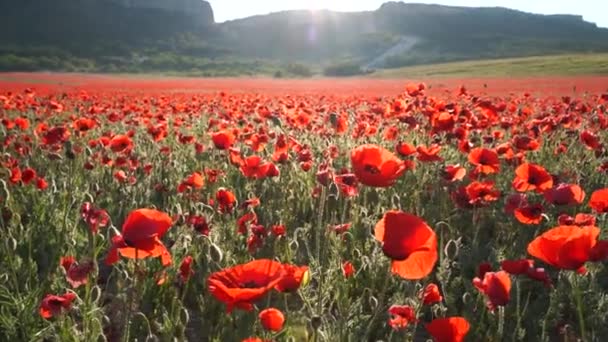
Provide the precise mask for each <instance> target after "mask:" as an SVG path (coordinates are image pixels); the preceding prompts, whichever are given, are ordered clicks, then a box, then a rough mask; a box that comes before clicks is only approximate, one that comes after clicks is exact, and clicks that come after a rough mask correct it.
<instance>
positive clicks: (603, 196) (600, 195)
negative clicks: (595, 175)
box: [589, 188, 608, 214]
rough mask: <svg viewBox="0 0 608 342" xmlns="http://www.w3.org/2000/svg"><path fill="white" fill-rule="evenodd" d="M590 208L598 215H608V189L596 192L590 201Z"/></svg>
mask: <svg viewBox="0 0 608 342" xmlns="http://www.w3.org/2000/svg"><path fill="white" fill-rule="evenodd" d="M589 206H590V207H591V209H593V210H595V212H597V213H598V214H603V213H608V188H605V189H600V190H596V191H594V192H593V193H592V194H591V198H590V199H589Z"/></svg>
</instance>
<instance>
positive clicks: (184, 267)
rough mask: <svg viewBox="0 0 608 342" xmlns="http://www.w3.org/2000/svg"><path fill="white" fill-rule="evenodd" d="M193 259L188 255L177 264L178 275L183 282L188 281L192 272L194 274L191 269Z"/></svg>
mask: <svg viewBox="0 0 608 342" xmlns="http://www.w3.org/2000/svg"><path fill="white" fill-rule="evenodd" d="M193 261H194V259H193V258H192V257H191V256H189V255H188V256H187V257H185V258H184V260H182V263H181V264H180V265H179V277H180V278H181V279H182V281H184V282H186V281H188V279H190V277H191V276H192V274H194V271H193V270H192V262H193Z"/></svg>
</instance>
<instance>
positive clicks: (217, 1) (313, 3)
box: [209, 0, 608, 27]
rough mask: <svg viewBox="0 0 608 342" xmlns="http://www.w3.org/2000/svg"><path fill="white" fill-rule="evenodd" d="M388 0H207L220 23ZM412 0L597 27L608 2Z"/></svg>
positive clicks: (362, 7) (367, 6) (604, 20)
mask: <svg viewBox="0 0 608 342" xmlns="http://www.w3.org/2000/svg"><path fill="white" fill-rule="evenodd" d="M387 1H388V0H330V1H324V0H289V1H285V0H257V1H250V0H210V1H209V2H210V3H211V5H212V6H213V10H214V13H215V20H216V21H217V22H223V21H226V20H233V19H238V18H244V17H248V16H252V15H257V14H267V13H270V12H278V11H284V10H293V9H330V10H334V11H344V12H350V11H366V10H375V9H377V8H378V7H380V5H382V3H384V2H387ZM405 2H412V3H429V4H430V3H436V4H442V5H449V6H470V7H495V6H499V7H506V8H512V9H517V10H520V11H524V12H532V13H538V14H576V15H582V16H583V17H584V18H585V20H586V21H590V22H594V23H596V24H597V25H598V26H601V27H608V16H606V15H605V13H607V12H608V2H604V1H601V0H578V1H570V0H567V1H565V0H557V1H552V0H533V1H531V0H444V1H441V0H436V1H424V0H418V1H405Z"/></svg>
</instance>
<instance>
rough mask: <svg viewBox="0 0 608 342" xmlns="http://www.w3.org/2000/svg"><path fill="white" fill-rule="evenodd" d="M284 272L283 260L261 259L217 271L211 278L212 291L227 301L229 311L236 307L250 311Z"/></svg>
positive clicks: (220, 299)
mask: <svg viewBox="0 0 608 342" xmlns="http://www.w3.org/2000/svg"><path fill="white" fill-rule="evenodd" d="M283 275H284V268H283V265H282V264H281V263H279V262H276V261H272V260H268V259H260V260H254V261H251V262H248V263H246V264H242V265H237V266H234V267H230V268H227V269H224V270H222V271H219V272H215V273H213V274H211V276H209V278H208V279H207V286H208V288H209V292H210V293H211V294H212V295H213V296H214V297H215V298H216V299H217V300H219V301H221V302H223V303H224V304H226V311H227V312H231V311H232V310H233V308H234V307H237V308H239V309H243V310H247V311H250V310H251V309H253V304H252V303H253V302H255V301H257V300H259V299H260V298H262V297H263V296H264V295H265V294H266V293H267V292H268V291H270V290H272V289H273V288H274V287H275V286H276V285H277V284H278V283H279V282H280V281H281V279H282V277H283Z"/></svg>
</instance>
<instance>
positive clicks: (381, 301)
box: [363, 269, 391, 341]
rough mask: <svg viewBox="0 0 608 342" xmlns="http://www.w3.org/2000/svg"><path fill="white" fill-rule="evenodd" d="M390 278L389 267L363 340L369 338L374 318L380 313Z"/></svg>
mask: <svg viewBox="0 0 608 342" xmlns="http://www.w3.org/2000/svg"><path fill="white" fill-rule="evenodd" d="M390 280H391V271H390V269H389V270H388V271H387V272H386V276H385V277H384V284H383V285H382V290H381V292H380V295H379V296H378V305H377V306H376V312H374V315H373V316H372V318H371V319H370V321H369V323H368V324H367V328H366V329H365V338H364V339H363V341H369V340H370V338H369V337H370V336H369V335H370V334H371V332H372V328H373V327H374V323H375V322H376V319H377V318H378V316H379V315H380V312H381V311H382V309H383V307H384V297H386V292H387V290H388V287H389V286H388V285H389V283H390Z"/></svg>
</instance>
